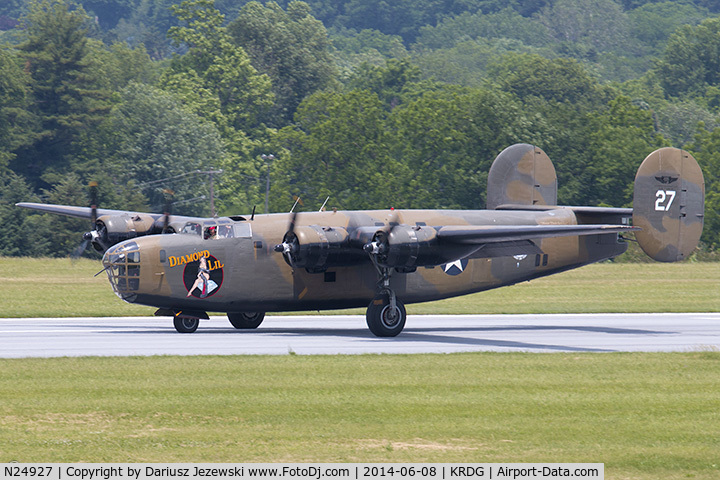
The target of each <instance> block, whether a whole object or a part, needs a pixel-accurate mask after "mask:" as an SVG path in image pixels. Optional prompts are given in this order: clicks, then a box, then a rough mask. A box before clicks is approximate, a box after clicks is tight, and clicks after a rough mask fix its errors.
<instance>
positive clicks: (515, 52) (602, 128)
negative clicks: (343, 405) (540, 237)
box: [0, 0, 720, 255]
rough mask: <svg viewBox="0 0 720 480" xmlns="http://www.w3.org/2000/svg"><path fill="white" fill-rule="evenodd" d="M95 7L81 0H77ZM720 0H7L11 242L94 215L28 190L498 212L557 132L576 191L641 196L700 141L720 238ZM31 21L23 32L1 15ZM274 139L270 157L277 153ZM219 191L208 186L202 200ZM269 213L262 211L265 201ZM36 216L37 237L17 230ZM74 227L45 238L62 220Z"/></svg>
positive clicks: (65, 199)
mask: <svg viewBox="0 0 720 480" xmlns="http://www.w3.org/2000/svg"><path fill="white" fill-rule="evenodd" d="M80 5H82V7H80ZM719 10H720V8H719V7H718V6H717V5H716V2H710V1H705V0H696V1H687V0H683V1H645V0H623V1H619V0H602V1H586V0H582V1H580V2H578V1H566V0H554V1H538V0H516V1H513V2H501V1H496V0H462V1H458V0H432V1H429V0H403V1H400V2H379V1H367V0H341V1H334V0H333V1H330V0H309V1H307V2H301V1H296V0H276V1H262V2H258V1H241V2H234V1H231V0H184V1H181V0H78V1H70V0H13V1H11V2H5V3H3V5H0V16H4V17H2V19H4V20H3V21H0V42H3V46H2V48H0V170H2V176H1V178H2V179H1V181H0V199H2V200H1V201H2V203H1V204H0V221H2V222H3V223H4V224H5V225H8V226H9V228H10V229H11V230H12V232H11V233H8V234H6V235H4V236H2V237H1V238H0V254H9V255H65V254H67V253H68V252H69V251H70V250H72V248H73V247H74V246H75V245H77V244H78V243H79V237H78V235H79V233H78V232H80V231H82V230H84V229H85V228H87V226H86V225H85V222H78V221H73V220H67V219H61V218H57V217H51V216H48V215H35V214H28V212H25V211H18V209H16V208H14V207H12V203H14V202H17V201H22V200H34V199H42V200H43V201H53V202H56V203H75V204H86V203H87V198H86V188H85V187H84V185H86V184H87V182H88V181H89V180H91V179H93V180H99V181H100V184H101V187H100V197H101V203H102V205H103V206H107V207H110V208H125V207H127V208H138V209H140V208H149V209H151V210H158V209H159V208H161V204H162V192H161V190H162V188H172V189H173V190H174V191H175V192H176V195H175V197H176V200H177V206H176V211H178V212H181V213H189V214H207V213H209V201H208V199H207V195H208V180H209V178H208V177H207V175H202V174H196V173H193V172H195V171H197V170H200V171H210V170H215V171H216V170H220V169H221V170H223V173H222V174H215V177H214V180H215V182H216V183H215V187H216V188H215V192H216V195H217V198H216V206H217V207H218V210H219V213H220V214H235V213H247V212H249V211H250V210H251V209H252V207H253V205H258V206H260V205H263V204H264V200H265V186H266V184H267V181H268V179H269V181H270V185H271V195H270V206H271V210H272V211H281V210H282V211H284V210H287V209H289V207H290V206H291V205H292V196H293V195H300V196H301V197H302V199H303V201H304V202H305V205H306V208H319V206H320V205H321V204H322V203H323V202H324V201H325V198H326V197H327V196H330V201H329V203H328V205H329V206H330V207H332V206H336V207H339V208H347V209H350V208H381V207H389V206H394V207H397V208H431V207H448V208H482V207H483V206H484V198H485V189H486V180H487V171H488V168H489V166H490V164H491V162H492V160H493V159H494V157H495V156H496V155H497V154H498V153H499V152H500V151H501V150H502V149H503V148H505V147H506V146H507V145H509V144H511V143H514V142H530V143H535V144H537V145H539V146H540V147H542V148H543V149H544V150H545V151H546V152H547V153H548V154H549V155H550V157H551V158H552V159H553V161H554V163H555V165H556V168H557V172H558V175H559V200H560V202H561V203H566V204H588V205H612V206H629V205H630V204H631V202H632V181H633V176H634V172H635V169H636V168H637V166H638V165H639V163H640V162H641V161H642V159H643V158H644V157H645V156H646V155H647V154H648V153H649V152H650V151H652V150H653V149H655V148H657V147H659V146H663V145H675V146H681V147H682V146H686V148H688V149H689V150H690V151H692V152H693V153H694V154H695V155H696V157H697V158H698V160H699V161H700V162H701V163H702V166H703V168H704V171H705V175H706V179H707V190H708V209H707V228H706V231H705V234H704V236H703V240H704V241H705V242H706V243H707V245H710V246H712V247H715V248H717V247H720V233H719V232H720V219H719V218H720V217H718V214H717V210H718V208H720V197H718V193H717V192H718V189H719V188H720V180H718V178H720V166H719V165H720V163H719V162H720V161H719V160H718V158H717V153H716V152H717V151H718V150H720V128H718V125H720V122H719V121H718V115H720V23H719V22H720V19H718V17H716V16H715V14H716V13H720V12H719ZM16 21H21V25H22V28H21V29H11V30H5V31H3V30H2V29H3V28H11V27H4V25H11V24H12V23H13V22H16ZM262 154H272V155H273V157H272V158H271V157H265V158H263V157H262ZM203 196H204V197H205V198H203ZM261 210H262V209H261ZM23 230H25V231H27V230H32V231H33V232H34V234H35V235H36V236H38V237H39V238H37V239H36V240H35V241H34V242H30V243H28V242H23V235H21V234H20V233H18V232H22V231H23ZM50 232H53V234H52V236H53V238H56V241H53V242H50V241H46V240H47V239H48V238H50V236H51V234H50Z"/></svg>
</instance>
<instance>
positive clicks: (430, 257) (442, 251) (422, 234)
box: [363, 225, 479, 272]
mask: <svg viewBox="0 0 720 480" xmlns="http://www.w3.org/2000/svg"><path fill="white" fill-rule="evenodd" d="M478 248H479V247H478V246H477V245H454V246H451V245H443V247H442V248H440V242H439V240H438V238H437V230H435V229H434V228H433V227H428V226H409V225H397V226H395V227H393V228H392V229H391V230H390V231H389V232H386V231H384V230H379V231H378V232H377V233H376V234H375V236H374V237H373V241H372V242H370V243H368V244H366V245H365V246H364V247H363V249H364V250H365V251H366V252H367V253H369V254H371V255H373V256H374V258H375V259H376V260H377V263H378V264H379V265H381V266H383V267H390V268H395V269H396V270H397V271H399V272H412V271H414V270H415V269H416V268H417V267H434V266H437V265H442V264H444V263H449V262H454V261H455V260H458V259H460V258H464V257H466V256H468V255H470V254H471V253H473V252H474V251H475V250H477V249H478Z"/></svg>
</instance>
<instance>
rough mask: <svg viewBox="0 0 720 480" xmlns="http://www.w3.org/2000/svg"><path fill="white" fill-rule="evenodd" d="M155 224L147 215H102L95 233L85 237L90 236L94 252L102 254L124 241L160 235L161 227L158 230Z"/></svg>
mask: <svg viewBox="0 0 720 480" xmlns="http://www.w3.org/2000/svg"><path fill="white" fill-rule="evenodd" d="M156 224H157V221H156V220H155V218H153V217H152V216H150V215H147V214H137V215H129V214H121V215H103V216H101V217H99V218H98V219H97V222H96V228H95V231H94V232H88V233H87V234H85V235H86V236H87V235H90V237H91V238H90V240H91V243H92V245H93V247H94V248H95V250H97V251H99V252H104V251H105V250H107V249H108V248H109V247H110V246H112V245H115V244H116V243H119V242H122V241H124V240H127V239H130V238H135V237H139V236H142V235H148V234H152V233H160V232H161V231H162V225H161V226H160V227H159V230H158V228H157V225H156Z"/></svg>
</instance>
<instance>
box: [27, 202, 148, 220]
mask: <svg viewBox="0 0 720 480" xmlns="http://www.w3.org/2000/svg"><path fill="white" fill-rule="evenodd" d="M15 206H16V207H22V208H29V209H31V210H38V211H41V212H47V213H55V214H58V215H66V216H68V217H77V218H87V219H90V218H92V213H91V209H90V207H73V206H71V205H52V204H46V203H31V202H21V203H16V204H15ZM136 213H138V212H129V211H127V210H110V209H107V208H98V209H97V216H98V217H100V216H102V215H123V214H128V215H135V214H136ZM148 215H157V216H162V214H159V213H158V214H148Z"/></svg>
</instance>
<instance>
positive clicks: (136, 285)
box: [102, 241, 140, 302]
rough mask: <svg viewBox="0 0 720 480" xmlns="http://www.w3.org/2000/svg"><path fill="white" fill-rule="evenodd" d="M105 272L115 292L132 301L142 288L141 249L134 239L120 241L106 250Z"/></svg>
mask: <svg viewBox="0 0 720 480" xmlns="http://www.w3.org/2000/svg"><path fill="white" fill-rule="evenodd" d="M102 262H103V266H104V267H105V272H106V273H107V275H108V280H110V285H112V288H113V291H114V292H115V294H116V295H117V296H118V297H120V298H122V299H123V300H125V301H127V302H132V301H133V300H134V299H135V297H136V295H137V291H138V290H139V289H140V249H139V248H138V244H137V243H135V242H134V241H127V242H122V243H119V244H117V245H115V246H113V247H111V248H109V249H108V251H107V252H105V255H104V256H103V259H102Z"/></svg>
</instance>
